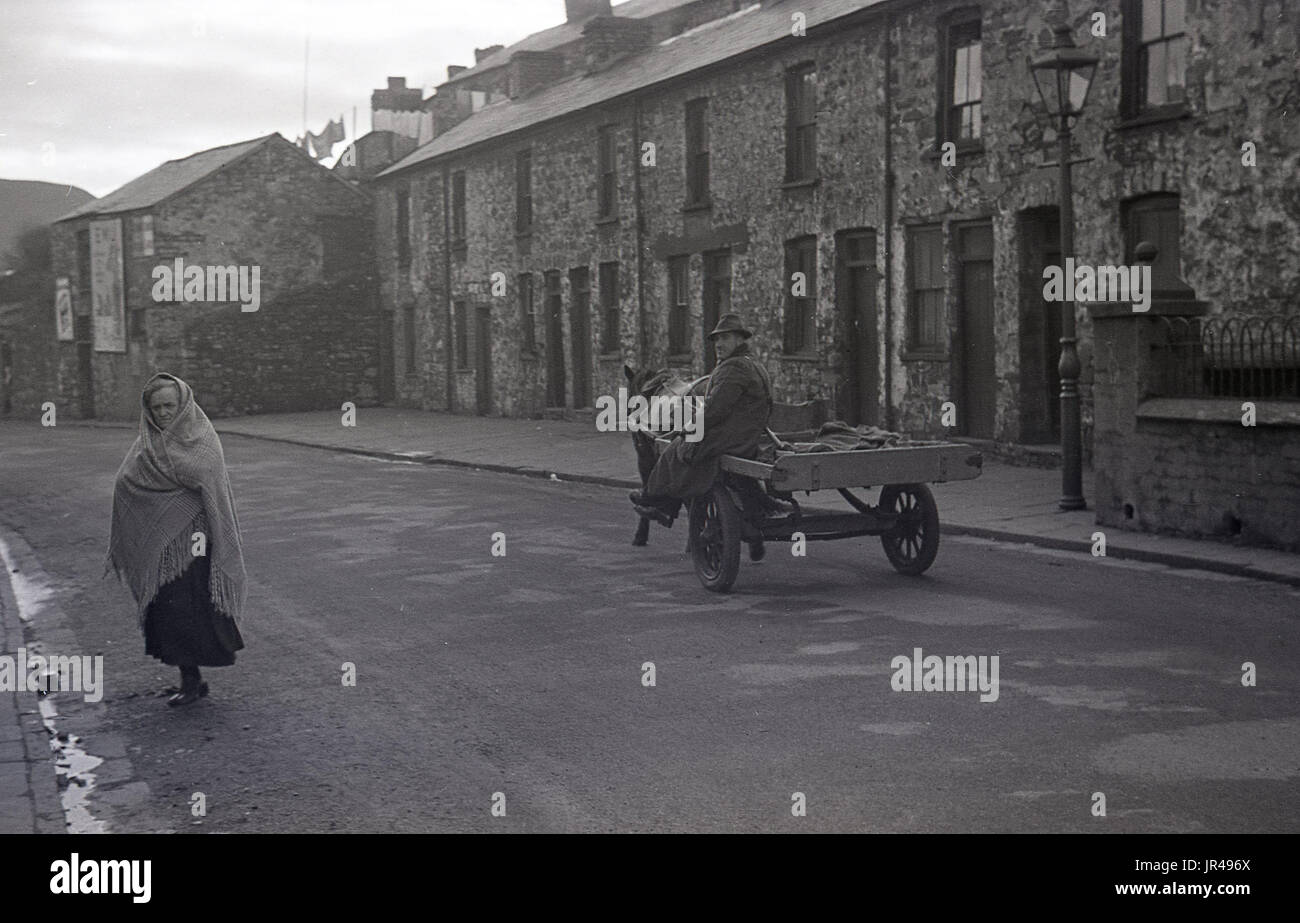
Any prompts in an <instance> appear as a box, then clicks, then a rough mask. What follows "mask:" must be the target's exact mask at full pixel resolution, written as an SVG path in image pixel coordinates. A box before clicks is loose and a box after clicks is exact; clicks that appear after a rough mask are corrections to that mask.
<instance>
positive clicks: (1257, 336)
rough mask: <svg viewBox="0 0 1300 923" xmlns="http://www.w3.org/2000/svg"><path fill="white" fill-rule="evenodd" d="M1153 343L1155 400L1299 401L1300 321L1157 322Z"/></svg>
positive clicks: (1225, 317)
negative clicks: (1168, 398)
mask: <svg viewBox="0 0 1300 923" xmlns="http://www.w3.org/2000/svg"><path fill="white" fill-rule="evenodd" d="M1157 320H1158V321H1159V322H1160V328H1159V329H1158V331H1157V335H1156V338H1155V342H1154V343H1153V344H1152V360H1153V363H1152V372H1153V374H1152V386H1153V388H1154V390H1155V393H1156V396H1159V397H1200V398H1204V397H1240V398H1261V399H1275V400H1300V316H1288V315H1282V314H1274V315H1248V314H1222V315H1217V316H1212V317H1174V316H1169V317H1160V318H1157Z"/></svg>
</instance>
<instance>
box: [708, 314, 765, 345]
mask: <svg viewBox="0 0 1300 923" xmlns="http://www.w3.org/2000/svg"><path fill="white" fill-rule="evenodd" d="M719 333H739V334H740V335H741V336H743V337H744V338H745V339H747V340H748V339H749V338H750V337H752V336H753V335H754V334H753V332H752V331H750V330H746V329H745V325H744V323H742V322H741V320H740V315H739V314H724V315H722V316H721V317H720V318H718V326H716V327H714V328H713V331H712V332H711V333H710V334H709V339H710V340H711V339H713V338H714V337H715V336H717V335H718V334H719Z"/></svg>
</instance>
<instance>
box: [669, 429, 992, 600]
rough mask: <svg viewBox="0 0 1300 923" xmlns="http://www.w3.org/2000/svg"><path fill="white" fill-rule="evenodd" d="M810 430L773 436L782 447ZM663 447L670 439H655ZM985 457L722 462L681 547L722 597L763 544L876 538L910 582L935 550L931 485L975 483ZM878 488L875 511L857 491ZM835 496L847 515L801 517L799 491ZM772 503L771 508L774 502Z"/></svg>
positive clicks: (940, 448) (917, 450)
mask: <svg viewBox="0 0 1300 923" xmlns="http://www.w3.org/2000/svg"><path fill="white" fill-rule="evenodd" d="M809 436H810V434H809V433H785V434H777V437H778V439H780V440H781V441H782V442H785V443H789V442H792V441H794V440H796V439H800V438H807V437H809ZM656 443H657V445H658V446H659V447H660V449H661V450H662V449H663V448H664V447H665V446H667V445H669V441H668V440H667V439H657V440H656ZM982 464H983V457H982V456H981V455H980V453H979V452H978V451H976V450H974V449H972V448H971V447H970V446H967V445H962V444H959V443H940V444H937V445H916V446H907V445H904V446H897V447H891V448H881V449H855V450H852V451H829V452H814V453H807V454H800V453H794V452H780V451H778V453H777V455H776V458H775V460H774V461H773V462H772V463H770V464H769V463H767V462H763V461H757V460H754V459H748V458H737V457H736V456H734V455H724V456H723V457H722V471H721V473H720V475H719V476H718V479H717V480H716V481H715V482H714V484H713V487H712V488H711V489H710V490H709V492H708V493H706V494H704V495H703V496H700V497H696V498H695V499H694V500H692V501H691V503H690V515H689V520H688V521H689V526H688V532H687V547H688V550H689V552H690V554H691V558H692V560H693V561H694V563H695V573H696V575H697V576H698V577H699V578H700V583H702V584H703V585H704V586H705V588H706V589H710V590H713V591H714V592H717V593H725V592H727V591H728V590H730V589H731V586H732V584H733V583H735V582H736V576H737V574H738V573H739V571H740V546H741V543H742V542H743V543H748V544H749V545H750V548H751V555H752V554H753V549H754V548H755V547H759V548H761V547H762V543H763V542H767V541H783V542H788V541H792V540H793V539H794V538H795V536H796V535H797V534H802V535H803V537H804V539H805V540H806V541H810V542H815V541H831V540H834V539H840V538H855V537H857V536H863V535H878V536H880V541H881V544H882V545H884V548H885V557H887V558H888V559H889V563H890V564H892V565H894V569H895V570H897V571H898V572H899V573H900V574H907V575H909V576H916V575H919V574H922V573H925V571H926V570H927V569H928V568H929V567H930V565H931V564H933V563H934V558H935V555H936V554H937V553H938V551H939V507H938V505H937V504H936V503H935V500H934V494H933V493H932V492H931V490H930V488H929V487H928V486H926V485H927V483H928V482H941V481H962V480H969V479H971V478H976V477H979V474H980V470H981V465H982ZM873 485H884V486H883V487H881V490H880V497H879V500H878V502H877V503H876V505H875V506H872V505H871V504H870V503H869V502H868V501H867V500H865V499H863V498H862V497H859V496H858V495H856V494H854V493H853V491H854V490H855V489H865V488H868V487H871V486H873ZM814 490H835V491H836V492H838V493H839V495H840V496H841V497H843V498H844V499H845V500H846V501H847V502H848V504H849V506H851V507H852V508H853V509H852V511H851V512H826V511H821V510H815V511H814V510H809V511H805V510H804V509H803V508H802V507H800V505H799V503H798V501H797V500H795V498H794V492H795V491H806V492H808V493H811V492H812V491H814ZM773 501H776V502H775V503H774V502H773Z"/></svg>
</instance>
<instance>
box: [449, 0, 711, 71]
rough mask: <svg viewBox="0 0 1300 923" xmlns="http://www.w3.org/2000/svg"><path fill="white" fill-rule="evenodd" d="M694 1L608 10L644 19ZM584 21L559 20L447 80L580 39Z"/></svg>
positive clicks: (644, 0) (638, 2)
mask: <svg viewBox="0 0 1300 923" xmlns="http://www.w3.org/2000/svg"><path fill="white" fill-rule="evenodd" d="M694 2H695V0H627V2H626V3H619V4H616V5H615V6H613V7H611V11H612V12H613V14H614V15H615V16H622V17H624V18H626V19H645V18H647V17H649V16H654V15H655V14H656V13H662V12H665V11H666V10H672V9H676V8H677V7H679V6H686V5H687V4H690V3H694ZM586 24H587V20H586V19H583V20H580V21H578V22H562V23H560V24H559V25H558V26H552V27H551V28H549V29H543V30H542V31H541V32H534V33H533V34H532V35H530V36H528V37H527V38H522V39H520V40H519V41H517V42H515V43H514V44H513V45H507V46H506V47H505V48H503V49H501V50H500V51H494V52H493V53H492V54H490V55H488V56H487V57H486V58H484V59H483V60H482V61H479V62H478V63H477V64H475V65H474V66H473V67H470V68H467V69H466V70H464V71H462V72H461V73H459V74H457V75H456V76H455V77H452V78H451V79H450V80H448V81H447V83H449V84H456V83H460V82H461V81H462V80H466V79H468V78H470V77H475V76H477V75H479V74H482V73H483V72H485V71H490V70H494V69H496V68H498V67H504V66H505V65H506V64H509V63H510V56H511V55H512V54H514V53H515V52H516V51H550V50H551V49H552V48H559V47H560V46H561V45H567V44H568V43H569V42H572V41H576V40H577V39H580V38H582V27H583V26H585V25H586Z"/></svg>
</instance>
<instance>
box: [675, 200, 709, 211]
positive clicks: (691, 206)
mask: <svg viewBox="0 0 1300 923" xmlns="http://www.w3.org/2000/svg"><path fill="white" fill-rule="evenodd" d="M712 210H713V200H712V199H705V200H704V201H703V202H686V203H685V204H683V205H682V211H683V212H707V211H712Z"/></svg>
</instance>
